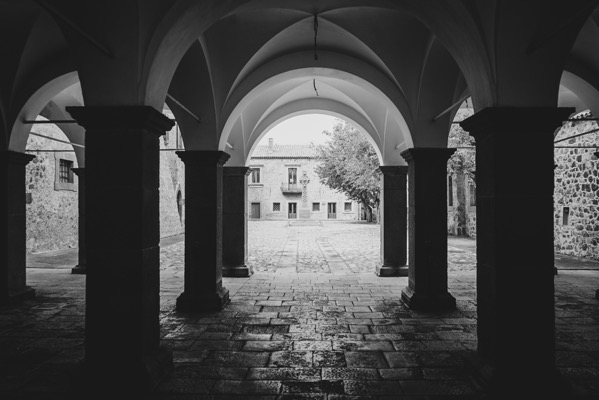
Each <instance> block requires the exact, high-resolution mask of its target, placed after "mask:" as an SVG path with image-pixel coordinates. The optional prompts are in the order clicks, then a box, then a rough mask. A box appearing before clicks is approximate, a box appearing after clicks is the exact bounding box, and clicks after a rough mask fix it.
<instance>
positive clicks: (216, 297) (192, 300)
mask: <svg viewBox="0 0 599 400" xmlns="http://www.w3.org/2000/svg"><path fill="white" fill-rule="evenodd" d="M229 301H230V300H229V289H226V288H224V287H221V288H220V289H218V291H217V292H216V293H213V294H212V295H199V294H198V295H191V296H190V295H188V294H187V293H185V292H183V293H181V295H180V296H179V297H178V298H177V307H176V308H177V311H181V312H204V311H220V310H222V309H223V308H225V306H226V305H227V304H228V303H229Z"/></svg>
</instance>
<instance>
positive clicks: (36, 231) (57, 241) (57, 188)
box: [25, 110, 185, 253]
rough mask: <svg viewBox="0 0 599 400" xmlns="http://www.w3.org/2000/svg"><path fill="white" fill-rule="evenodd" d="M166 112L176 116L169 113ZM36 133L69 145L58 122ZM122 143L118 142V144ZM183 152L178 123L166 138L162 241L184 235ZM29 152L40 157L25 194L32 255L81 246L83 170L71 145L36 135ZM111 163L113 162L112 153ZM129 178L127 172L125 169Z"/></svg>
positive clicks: (38, 126)
mask: <svg viewBox="0 0 599 400" xmlns="http://www.w3.org/2000/svg"><path fill="white" fill-rule="evenodd" d="M164 113H165V114H166V115H167V116H169V117H170V118H173V115H172V114H170V112H169V111H168V110H165V111H164ZM31 132H33V133H38V134H40V135H44V136H48V137H51V138H54V139H58V140H62V141H67V142H68V138H67V137H66V135H65V134H64V133H63V132H62V131H61V130H60V129H59V128H58V127H57V126H56V125H53V124H34V125H33V126H32V129H31ZM115 145H118V144H115ZM177 148H183V143H182V139H181V135H180V133H179V128H178V126H177V125H175V127H174V128H173V129H171V130H170V131H169V132H167V134H166V135H164V136H162V138H161V140H160V149H161V150H162V151H160V237H161V238H164V237H168V236H173V235H177V234H180V233H183V232H184V230H185V229H184V222H185V199H184V194H185V169H184V164H183V163H182V162H181V160H180V159H179V157H177V155H176V154H175V152H174V151H173V149H177ZM27 150H28V151H27V152H28V153H29V154H32V155H35V158H34V159H33V160H32V161H31V162H30V163H29V164H28V165H27V166H26V172H25V188H26V192H25V196H26V203H27V206H26V218H27V252H28V253H39V252H44V251H51V250H60V249H68V248H76V247H78V223H79V208H78V190H79V187H78V184H79V182H78V177H77V175H76V174H75V173H72V172H71V171H70V168H77V167H79V165H78V163H77V159H76V157H75V153H74V151H73V147H72V146H71V145H70V144H65V143H61V142H57V141H54V140H49V139H46V138H42V137H39V136H34V135H30V136H29V139H28V141H27ZM106 161H107V162H110V161H113V160H110V156H109V155H107V157H106ZM123 174H124V175H123V176H126V172H125V171H123Z"/></svg>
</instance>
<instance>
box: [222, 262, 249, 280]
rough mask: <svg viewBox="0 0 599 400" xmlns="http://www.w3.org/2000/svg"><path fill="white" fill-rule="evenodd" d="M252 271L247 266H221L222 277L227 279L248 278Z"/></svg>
mask: <svg viewBox="0 0 599 400" xmlns="http://www.w3.org/2000/svg"><path fill="white" fill-rule="evenodd" d="M253 273H254V269H253V268H252V267H248V266H247V265H223V276H224V277H227V278H248V277H250V276H252V274H253Z"/></svg>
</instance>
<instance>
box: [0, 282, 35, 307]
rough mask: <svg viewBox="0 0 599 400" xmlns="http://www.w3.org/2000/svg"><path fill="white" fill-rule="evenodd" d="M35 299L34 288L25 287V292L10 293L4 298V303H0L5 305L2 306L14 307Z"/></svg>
mask: <svg viewBox="0 0 599 400" xmlns="http://www.w3.org/2000/svg"><path fill="white" fill-rule="evenodd" d="M34 297H35V290H34V289H33V288H32V287H29V286H25V288H23V290H20V291H18V292H10V293H9V294H8V296H7V297H5V298H4V301H0V303H4V304H2V305H14V304H18V303H21V302H23V301H25V300H29V299H32V298H34Z"/></svg>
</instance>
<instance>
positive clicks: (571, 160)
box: [554, 112, 599, 259]
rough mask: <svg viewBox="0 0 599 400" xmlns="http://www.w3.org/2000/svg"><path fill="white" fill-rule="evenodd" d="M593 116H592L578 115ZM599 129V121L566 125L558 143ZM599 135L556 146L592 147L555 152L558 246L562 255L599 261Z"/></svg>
mask: <svg viewBox="0 0 599 400" xmlns="http://www.w3.org/2000/svg"><path fill="white" fill-rule="evenodd" d="M578 117H590V113H588V112H587V113H581V114H578ZM593 129H597V123H596V122H595V121H581V122H566V123H565V124H564V126H563V127H562V128H561V129H560V130H559V132H558V134H557V136H556V138H555V140H560V139H563V138H567V137H570V136H573V135H576V134H578V133H583V132H587V131H590V130H593ZM598 139H599V133H591V134H587V135H583V136H580V137H578V138H572V139H569V140H566V141H563V142H560V143H557V144H556V146H589V147H591V148H572V149H563V148H556V149H555V163H556V165H557V166H556V168H555V178H554V179H555V192H554V244H555V251H556V252H558V253H562V254H568V255H573V256H577V257H585V258H591V259H599V177H598V172H597V168H598V167H599V165H598V160H597V157H596V156H595V155H594V154H593V153H594V152H595V151H597V150H598V149H599V148H596V147H594V146H597V145H598Z"/></svg>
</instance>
